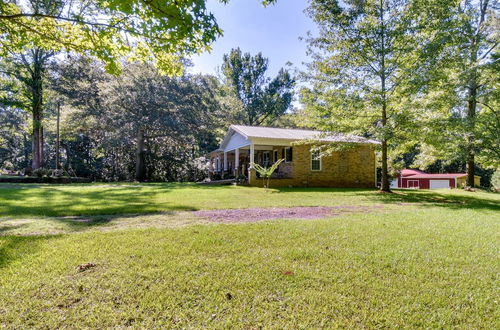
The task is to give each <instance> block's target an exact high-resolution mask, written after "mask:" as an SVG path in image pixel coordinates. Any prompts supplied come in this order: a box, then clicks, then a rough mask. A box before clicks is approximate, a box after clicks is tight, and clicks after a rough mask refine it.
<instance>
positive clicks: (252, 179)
mask: <svg viewBox="0 0 500 330" xmlns="http://www.w3.org/2000/svg"><path fill="white" fill-rule="evenodd" d="M254 162H255V146H254V145H253V143H252V144H250V166H249V167H248V184H249V185H254V184H256V183H257V174H256V173H255V169H254V168H253V165H252V164H253V163H254Z"/></svg>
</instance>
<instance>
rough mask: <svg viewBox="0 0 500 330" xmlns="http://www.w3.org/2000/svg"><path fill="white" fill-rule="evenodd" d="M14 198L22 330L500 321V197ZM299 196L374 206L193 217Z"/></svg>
mask: <svg viewBox="0 0 500 330" xmlns="http://www.w3.org/2000/svg"><path fill="white" fill-rule="evenodd" d="M0 201H1V204H0V212H1V214H2V215H3V216H6V217H8V219H7V218H3V219H0V320H1V324H2V326H6V327H7V328H25V327H28V328H29V327H42V328H72V327H75V325H77V326H78V327H83V328H85V327H88V328H123V327H137V328H152V327H159V328H235V327H236V328H260V327H264V328H454V327H459V328H485V329H493V328H498V319H499V314H498V310H499V309H498V301H499V299H500V296H499V293H498V285H499V281H498V274H499V267H498V265H499V264H500V258H499V255H498V251H499V248H500V246H499V242H500V209H499V207H500V195H498V194H491V193H485V192H475V193H468V192H464V191H459V190H440V191H397V192H396V193H395V194H380V193H378V192H375V191H373V190H342V189H280V190H273V192H270V193H264V192H263V190H262V189H259V188H249V187H231V186H220V187H210V188H199V187H198V186H194V185H189V184H188V185H181V184H146V185H141V187H130V186H127V185H112V186H111V187H110V186H108V185H103V184H100V185H68V186H53V185H52V186H43V185H39V186H37V187H33V188H28V187H26V186H23V185H17V186H12V187H11V186H7V187H6V186H3V187H2V188H0ZM28 201H29V202H28ZM297 205H303V206H307V205H316V206H319V205H326V206H335V205H366V206H374V207H373V208H369V207H367V208H364V209H363V210H365V211H359V212H353V213H349V214H340V215H338V216H335V217H331V218H325V219H317V220H311V219H309V220H270V221H262V222H258V223H244V224H241V223H240V224H231V225H228V224H214V223H211V224H206V223H204V222H203V221H202V220H200V219H194V218H193V217H191V216H190V210H195V209H214V208H228V207H230V208H236V207H237V208H245V207H249V206H253V207H255V206H258V207H266V206H297ZM375 206H376V207H375ZM160 211H161V212H162V213H155V212H160ZM137 212H139V213H141V212H142V213H151V212H153V213H154V214H127V213H137ZM76 214H83V216H82V217H71V218H68V217H57V218H56V217H48V216H67V215H76ZM112 214H114V215H112ZM41 216H47V217H43V218H40V217H41ZM37 233H43V235H37ZM12 234H16V235H12ZM46 234H50V235H46ZM2 235H3V236H2ZM22 235H32V236H22ZM86 263H91V264H92V265H94V266H92V267H90V268H88V269H85V270H84V271H79V270H78V269H77V267H78V266H79V265H82V264H86ZM89 315H92V317H89Z"/></svg>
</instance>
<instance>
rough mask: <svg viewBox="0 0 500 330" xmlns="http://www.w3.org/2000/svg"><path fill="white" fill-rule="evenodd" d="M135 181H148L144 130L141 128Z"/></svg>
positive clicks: (138, 135) (138, 137)
mask: <svg viewBox="0 0 500 330" xmlns="http://www.w3.org/2000/svg"><path fill="white" fill-rule="evenodd" d="M135 179H136V180H137V181H144V180H146V160H145V146H144V129H142V128H139V130H138V132H137V151H136V161H135Z"/></svg>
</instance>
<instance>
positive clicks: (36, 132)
mask: <svg viewBox="0 0 500 330" xmlns="http://www.w3.org/2000/svg"><path fill="white" fill-rule="evenodd" d="M43 56H44V54H43V52H41V51H40V50H38V49H36V50H34V53H33V67H32V68H31V69H30V73H31V84H30V85H31V86H30V87H31V113H32V115H33V163H32V168H33V169H34V170H35V169H37V168H41V167H43V160H44V154H43V81H42V80H43V69H44V68H43V66H44V63H43V61H44V60H43Z"/></svg>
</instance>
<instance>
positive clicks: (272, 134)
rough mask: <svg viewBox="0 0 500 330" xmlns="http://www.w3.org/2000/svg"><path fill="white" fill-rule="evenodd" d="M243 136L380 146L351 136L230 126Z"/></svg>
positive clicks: (285, 129)
mask: <svg viewBox="0 0 500 330" xmlns="http://www.w3.org/2000/svg"><path fill="white" fill-rule="evenodd" d="M231 129H232V130H234V131H236V132H237V133H239V134H241V135H243V136H244V137H245V138H247V139H248V138H265V139H281V140H294V141H296V140H317V141H324V142H350V143H368V144H380V142H378V141H376V140H371V139H367V138H364V137H362V136H356V135H352V134H338V133H331V132H322V131H313V130H305V129H291V128H275V127H261V126H243V125H231V126H230V130H231Z"/></svg>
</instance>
